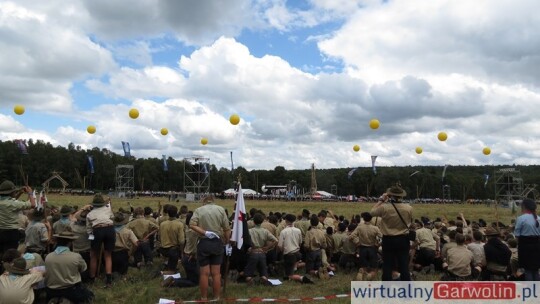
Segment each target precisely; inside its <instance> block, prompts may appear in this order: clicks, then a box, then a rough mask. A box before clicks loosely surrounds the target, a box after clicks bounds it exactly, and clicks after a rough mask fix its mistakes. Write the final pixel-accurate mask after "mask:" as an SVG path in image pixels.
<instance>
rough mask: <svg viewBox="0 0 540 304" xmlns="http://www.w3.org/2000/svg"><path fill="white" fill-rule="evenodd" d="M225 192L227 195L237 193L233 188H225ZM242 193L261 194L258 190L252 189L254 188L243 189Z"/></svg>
mask: <svg viewBox="0 0 540 304" xmlns="http://www.w3.org/2000/svg"><path fill="white" fill-rule="evenodd" d="M223 192H224V193H225V195H234V194H236V191H235V190H234V189H233V188H230V189H227V190H225V191H223ZM242 193H243V194H244V195H259V193H258V192H257V191H255V190H252V189H242Z"/></svg>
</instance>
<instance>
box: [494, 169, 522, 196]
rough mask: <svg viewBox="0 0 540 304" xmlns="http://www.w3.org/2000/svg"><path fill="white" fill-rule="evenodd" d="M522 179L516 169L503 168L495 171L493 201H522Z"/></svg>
mask: <svg viewBox="0 0 540 304" xmlns="http://www.w3.org/2000/svg"><path fill="white" fill-rule="evenodd" d="M523 194H524V191H523V178H521V172H520V171H519V170H516V168H504V169H499V170H497V171H495V200H496V201H498V202H511V201H514V200H520V199H523Z"/></svg>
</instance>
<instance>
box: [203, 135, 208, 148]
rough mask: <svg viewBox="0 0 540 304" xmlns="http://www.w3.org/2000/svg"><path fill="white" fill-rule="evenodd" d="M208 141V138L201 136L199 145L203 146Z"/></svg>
mask: <svg viewBox="0 0 540 304" xmlns="http://www.w3.org/2000/svg"><path fill="white" fill-rule="evenodd" d="M207 143H208V138H206V137H203V138H201V145H203V146H205V145H206V144H207Z"/></svg>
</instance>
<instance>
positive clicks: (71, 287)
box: [45, 231, 94, 303]
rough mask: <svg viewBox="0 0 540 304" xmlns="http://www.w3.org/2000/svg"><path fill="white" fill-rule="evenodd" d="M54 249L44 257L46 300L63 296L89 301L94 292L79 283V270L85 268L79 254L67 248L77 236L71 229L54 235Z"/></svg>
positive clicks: (78, 301)
mask: <svg viewBox="0 0 540 304" xmlns="http://www.w3.org/2000/svg"><path fill="white" fill-rule="evenodd" d="M54 237H55V239H56V249H55V250H54V251H53V252H51V253H50V254H48V255H47V257H46V258H45V268H46V269H47V272H46V274H45V282H46V284H47V289H46V291H47V302H49V301H50V300H51V299H53V298H65V299H68V300H70V301H71V302H74V303H87V302H91V301H92V300H93V298H94V293H93V292H92V291H91V290H89V289H88V288H86V287H85V286H84V285H82V283H81V272H83V271H85V270H86V268H87V265H86V262H85V261H84V260H83V258H82V257H81V255H80V254H78V253H75V252H71V251H70V250H69V248H70V246H71V242H72V241H73V240H75V239H77V236H76V235H75V234H73V233H72V232H71V231H64V232H62V233H60V234H55V235H54Z"/></svg>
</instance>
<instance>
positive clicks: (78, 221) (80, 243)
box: [70, 205, 91, 283]
mask: <svg viewBox="0 0 540 304" xmlns="http://www.w3.org/2000/svg"><path fill="white" fill-rule="evenodd" d="M89 207H90V205H87V206H84V207H83V208H81V209H79V210H77V211H76V212H75V214H73V217H74V219H75V221H74V222H72V223H71V226H70V229H71V231H72V232H73V234H75V236H77V239H76V240H73V252H75V253H78V254H80V255H81V256H82V258H83V260H84V261H85V262H86V265H90V242H91V241H90V240H89V239H88V231H87V230H86V216H87V215H88V212H89V211H88V208H89ZM81 279H82V281H83V282H84V283H86V282H88V280H89V279H90V272H89V270H88V269H86V270H85V271H83V272H82V273H81Z"/></svg>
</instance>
